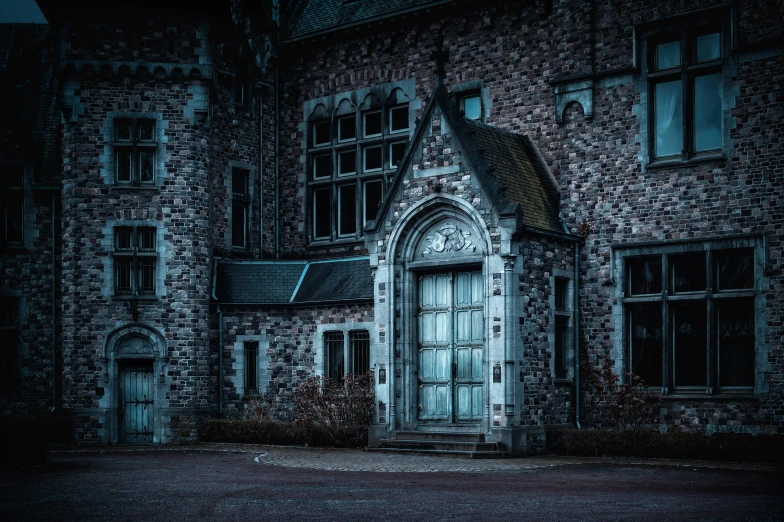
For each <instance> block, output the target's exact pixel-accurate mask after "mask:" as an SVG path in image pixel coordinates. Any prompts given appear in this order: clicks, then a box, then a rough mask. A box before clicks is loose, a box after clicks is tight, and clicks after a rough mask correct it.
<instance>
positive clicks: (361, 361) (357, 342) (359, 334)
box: [349, 330, 370, 375]
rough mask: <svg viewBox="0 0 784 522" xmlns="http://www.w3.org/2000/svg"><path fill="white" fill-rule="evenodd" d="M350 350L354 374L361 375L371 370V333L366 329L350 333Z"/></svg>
mask: <svg viewBox="0 0 784 522" xmlns="http://www.w3.org/2000/svg"><path fill="white" fill-rule="evenodd" d="M349 352H350V354H351V368H350V370H349V371H350V373H351V374H352V375H361V374H363V373H367V372H369V371H370V334H369V333H368V332H367V331H365V330H362V331H356V332H350V333H349Z"/></svg>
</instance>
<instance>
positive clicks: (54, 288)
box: [52, 193, 58, 413]
mask: <svg viewBox="0 0 784 522" xmlns="http://www.w3.org/2000/svg"><path fill="white" fill-rule="evenodd" d="M56 198H57V196H56V194H55V193H52V413H54V412H56V411H57V409H58V408H57V293H56V292H57V266H56V264H55V263H56V259H57V252H56V249H57V241H56V239H55V226H54V220H55V216H56V209H55V204H56Z"/></svg>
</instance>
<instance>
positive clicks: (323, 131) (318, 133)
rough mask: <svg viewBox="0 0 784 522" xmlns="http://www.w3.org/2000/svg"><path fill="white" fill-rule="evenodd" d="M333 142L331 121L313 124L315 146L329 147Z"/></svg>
mask: <svg viewBox="0 0 784 522" xmlns="http://www.w3.org/2000/svg"><path fill="white" fill-rule="evenodd" d="M331 141H332V137H331V132H330V125H329V121H318V122H316V123H314V124H313V145H314V146H319V145H329V143H330V142H331Z"/></svg>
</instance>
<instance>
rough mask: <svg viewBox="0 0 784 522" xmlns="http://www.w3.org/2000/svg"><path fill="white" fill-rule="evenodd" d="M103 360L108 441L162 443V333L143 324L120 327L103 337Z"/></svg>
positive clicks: (165, 354) (164, 353)
mask: <svg viewBox="0 0 784 522" xmlns="http://www.w3.org/2000/svg"><path fill="white" fill-rule="evenodd" d="M103 362H104V368H105V370H104V372H105V373H104V381H105V383H107V390H108V395H109V397H108V399H109V400H108V412H107V419H106V422H107V427H108V431H109V442H110V443H112V444H123V443H127V444H149V443H159V442H164V439H165V437H164V433H165V426H163V425H162V415H161V409H162V407H163V404H162V400H163V397H164V394H165V384H166V367H167V366H168V362H169V358H168V350H167V348H166V340H165V338H164V337H163V335H162V334H161V333H160V332H158V331H157V330H155V329H154V328H152V327H150V326H147V325H145V324H140V323H133V324H127V325H124V326H121V327H119V328H117V329H115V330H113V331H112V332H111V333H110V334H109V335H108V336H107V337H106V342H105V345H104V357H103Z"/></svg>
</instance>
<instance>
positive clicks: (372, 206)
mask: <svg viewBox="0 0 784 522" xmlns="http://www.w3.org/2000/svg"><path fill="white" fill-rule="evenodd" d="M321 114H322V117H323V114H324V113H321ZM408 121H409V107H408V104H405V105H396V106H393V107H386V108H382V107H381V106H380V105H375V106H372V107H370V108H368V110H362V111H358V112H356V113H351V114H342V115H339V116H336V117H335V119H333V120H331V121H330V120H326V119H322V120H316V121H311V122H310V131H309V132H310V150H309V151H308V164H307V165H308V198H309V201H310V203H309V207H308V208H309V211H310V213H311V215H310V216H309V217H308V223H309V237H310V239H311V240H312V241H334V240H337V239H342V240H355V239H359V238H360V237H361V235H362V228H363V226H364V225H365V224H366V223H367V222H368V221H371V220H373V219H375V217H376V215H377V214H378V209H379V207H380V205H381V199H382V197H383V190H384V187H385V184H386V182H387V181H388V180H389V179H390V178H391V176H392V175H393V174H394V172H395V169H396V168H397V164H398V163H399V162H400V160H401V159H402V158H403V154H404V153H405V151H406V146H407V141H405V138H406V136H405V135H398V136H396V140H395V141H392V139H391V138H395V136H393V135H392V134H391V133H393V132H394V133H401V134H402V133H404V132H406V131H408V130H409V128H408Z"/></svg>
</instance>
